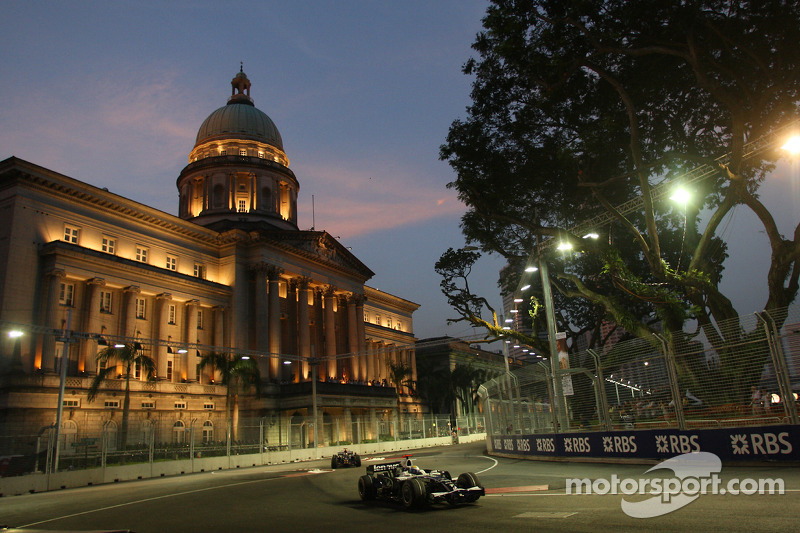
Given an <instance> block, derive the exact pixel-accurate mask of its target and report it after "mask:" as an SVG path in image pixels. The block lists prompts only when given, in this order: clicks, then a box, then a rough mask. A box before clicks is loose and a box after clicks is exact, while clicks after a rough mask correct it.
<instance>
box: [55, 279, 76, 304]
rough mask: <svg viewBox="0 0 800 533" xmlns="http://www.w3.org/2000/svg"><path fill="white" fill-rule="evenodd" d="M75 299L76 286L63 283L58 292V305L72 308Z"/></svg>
mask: <svg viewBox="0 0 800 533" xmlns="http://www.w3.org/2000/svg"><path fill="white" fill-rule="evenodd" d="M74 297H75V285H74V284H73V283H62V284H61V288H60V289H59V292H58V303H60V304H61V305H68V306H70V307H72V304H73V302H74V301H75V300H74Z"/></svg>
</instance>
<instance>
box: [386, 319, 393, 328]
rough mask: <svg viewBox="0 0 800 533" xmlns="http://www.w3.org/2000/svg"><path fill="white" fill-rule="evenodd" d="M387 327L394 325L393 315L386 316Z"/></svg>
mask: <svg viewBox="0 0 800 533" xmlns="http://www.w3.org/2000/svg"><path fill="white" fill-rule="evenodd" d="M386 327H387V328H390V327H392V317H390V316H388V317H386Z"/></svg>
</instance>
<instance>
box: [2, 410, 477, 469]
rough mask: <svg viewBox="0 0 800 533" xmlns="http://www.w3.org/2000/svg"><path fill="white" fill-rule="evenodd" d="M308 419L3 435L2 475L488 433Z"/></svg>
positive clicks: (464, 422) (458, 426)
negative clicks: (123, 430) (57, 436)
mask: <svg viewBox="0 0 800 533" xmlns="http://www.w3.org/2000/svg"><path fill="white" fill-rule="evenodd" d="M318 420H321V421H320V422H319V423H318V428H316V431H315V424H314V419H313V417H301V416H297V415H295V416H293V417H291V418H285V417H280V416H270V417H263V418H255V419H251V418H241V419H239V420H238V423H237V424H236V425H235V426H234V424H232V423H231V422H230V421H229V422H228V424H227V427H225V428H223V429H222V432H221V434H220V432H219V430H218V429H217V428H215V427H214V426H213V425H210V424H209V423H208V421H207V420H206V421H199V420H196V419H195V420H192V421H187V423H185V424H183V423H181V424H176V423H171V424H159V423H158V421H157V420H131V421H130V423H129V426H128V428H127V435H126V436H123V435H122V432H121V430H120V429H119V426H118V425H113V426H112V425H107V426H106V427H105V428H103V429H102V430H101V431H100V432H88V431H83V432H81V431H74V432H72V431H70V428H69V427H63V428H62V431H61V432H60V436H59V438H58V442H56V437H55V435H56V432H55V428H54V427H52V426H48V427H44V428H42V430H41V431H40V432H39V433H38V434H36V435H13V432H6V433H12V434H6V435H0V477H8V476H17V475H23V474H29V473H34V472H41V473H49V472H59V471H70V470H79V469H89V468H103V467H107V466H113V465H131V464H136V463H150V464H152V463H157V462H160V461H180V460H186V459H195V458H203V457H232V456H242V455H253V454H257V455H259V456H261V457H260V459H259V462H260V463H261V464H268V463H270V462H272V461H270V459H269V455H270V454H273V453H275V454H277V453H279V452H287V451H288V452H291V451H293V450H306V449H314V448H321V447H331V446H348V445H360V444H370V443H375V444H380V443H386V442H397V441H409V440H419V439H431V438H437V437H449V438H450V439H452V440H453V441H457V440H458V438H459V437H461V436H468V435H474V434H479V433H484V432H485V427H484V420H483V417H482V416H470V417H451V415H447V414H444V415H416V416H413V415H402V416H400V417H399V418H397V419H380V418H377V417H374V416H373V417H369V416H366V417H360V416H353V417H351V419H349V420H347V421H343V420H340V419H336V418H333V419H330V420H327V421H326V420H325V419H324V418H322V417H321V418H320V419H318Z"/></svg>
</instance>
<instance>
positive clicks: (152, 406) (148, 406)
mask: <svg viewBox="0 0 800 533" xmlns="http://www.w3.org/2000/svg"><path fill="white" fill-rule="evenodd" d="M155 408H156V402H142V409H155Z"/></svg>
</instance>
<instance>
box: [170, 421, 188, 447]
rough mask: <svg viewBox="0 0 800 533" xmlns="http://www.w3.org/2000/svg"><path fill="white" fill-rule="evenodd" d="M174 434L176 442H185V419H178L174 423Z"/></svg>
mask: <svg viewBox="0 0 800 533" xmlns="http://www.w3.org/2000/svg"><path fill="white" fill-rule="evenodd" d="M172 435H173V442H174V443H175V444H183V441H184V439H185V438H186V425H185V424H184V423H183V421H181V420H178V421H176V422H175V423H174V424H173V425H172Z"/></svg>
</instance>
